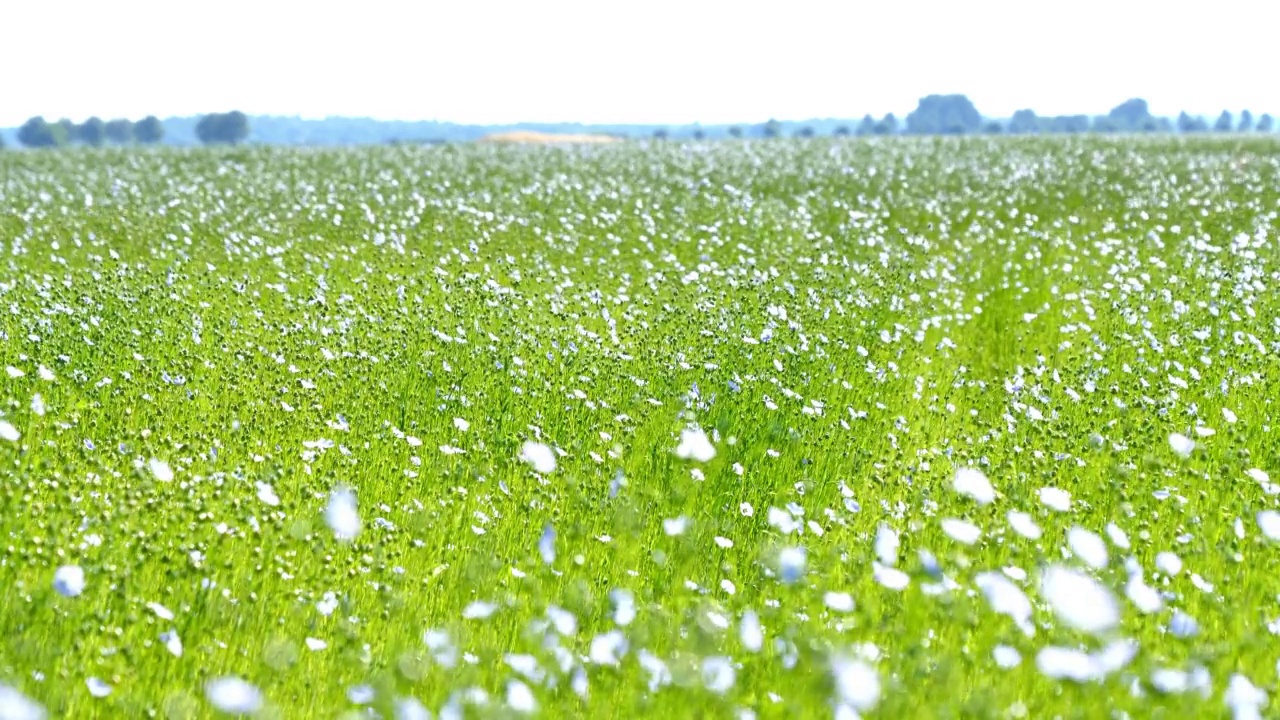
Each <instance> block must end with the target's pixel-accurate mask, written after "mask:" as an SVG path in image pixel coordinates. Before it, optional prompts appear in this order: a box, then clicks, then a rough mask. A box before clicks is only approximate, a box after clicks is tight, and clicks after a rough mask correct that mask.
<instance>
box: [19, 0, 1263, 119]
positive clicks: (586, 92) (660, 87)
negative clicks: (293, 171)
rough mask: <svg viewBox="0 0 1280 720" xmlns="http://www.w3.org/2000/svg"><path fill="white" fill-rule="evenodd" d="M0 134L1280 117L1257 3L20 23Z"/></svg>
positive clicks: (685, 3)
mask: <svg viewBox="0 0 1280 720" xmlns="http://www.w3.org/2000/svg"><path fill="white" fill-rule="evenodd" d="M2 4H3V5H4V7H3V8H2V9H0V26H3V27H4V31H3V39H2V40H0V126H14V125H17V124H20V123H21V122H22V121H23V120H25V119H26V118H27V117H29V116H31V115H36V114H42V115H44V116H45V117H46V118H48V119H54V118H59V117H69V118H71V119H73V120H76V121H80V120H83V119H84V118H85V117H88V116H89V115H98V116H100V117H103V118H104V119H109V118H112V117H130V118H135V119H136V118H139V117H142V116H144V115H147V114H156V115H159V116H161V117H165V116H169V115H193V114H200V113H204V112H209V111H221V110H230V109H239V110H243V111H244V112H247V113H250V114H273V115H302V116H305V117H322V116H325V115H353V116H354V115H359V116H371V117H377V118H386V119H403V120H430V119H436V120H448V121H455V122H464V123H502V122H514V121H579V122H587V123H596V122H600V123H607V122H620V123H621V122H626V123H671V124H675V123H685V122H702V123H708V124H711V123H728V122H743V123H746V122H757V121H763V120H765V119H767V118H769V117H777V118H779V119H808V118H820V117H848V118H853V117H861V116H862V115H864V114H866V113H873V114H876V115H880V114H883V113H885V112H895V113H898V114H899V116H900V117H901V116H902V115H904V114H905V113H907V112H908V111H910V110H911V109H912V108H913V107H915V104H916V100H917V99H918V98H919V97H920V96H922V95H926V94H929V93H933V92H939V93H947V92H962V93H966V94H968V95H969V97H970V98H972V99H973V101H974V103H975V104H976V105H977V106H978V109H979V111H981V112H982V113H983V114H984V115H988V116H993V117H998V116H1008V115H1009V114H1011V113H1012V112H1013V111H1014V110H1016V109H1018V108H1021V107H1030V108H1032V109H1034V110H1036V111H1037V112H1039V113H1040V114H1042V115H1046V114H1059V113H1088V114H1098V113H1103V112H1106V111H1107V110H1108V109H1109V108H1111V107H1112V106H1114V105H1116V104H1118V103H1119V102H1120V101H1122V100H1124V99H1126V98H1129V97H1133V96H1139V97H1145V98H1146V99H1147V100H1148V101H1150V103H1151V108H1152V111H1153V112H1155V113H1156V114H1162V115H1175V114H1177V112H1178V111H1180V110H1183V109H1186V110H1190V111H1192V112H1196V113H1202V114H1215V115H1216V114H1217V113H1218V112H1220V111H1221V110H1223V109H1230V110H1231V111H1232V112H1233V113H1238V112H1239V111H1240V110H1241V109H1243V108H1249V109H1251V110H1253V111H1254V114H1255V115H1257V114H1260V113H1261V112H1266V111H1270V112H1272V113H1280V79H1278V77H1280V72H1277V71H1278V70H1280V53H1277V52H1276V51H1272V50H1269V49H1268V48H1271V47H1276V45H1275V43H1274V40H1273V38H1274V33H1275V27H1277V26H1280V23H1278V22H1277V21H1278V20H1280V4H1277V3H1276V2H1275V0H1212V1H1210V0H1199V1H1197V2H1194V3H1192V2H1186V1H1185V0H1160V1H1156V0H1071V1H1070V2H1063V1H1062V0H1056V1H1052V2H1050V1H1048V0H969V1H965V0H875V1H874V2H866V1H865V0H850V1H846V2H839V1H838V0H775V1H774V2H769V3H757V2H752V1H750V0H746V1H738V2H730V1H722V0H644V1H637V0H544V1H542V2H537V1H525V2H518V1H506V2H503V1H499V0H443V1H440V0H430V1H427V0H416V1H415V0H359V1H358V2H346V3H342V2H332V1H326V0H313V1H311V2H303V1H302V0H112V1H111V2H103V1H101V0H25V1H15V2H4V3H2Z"/></svg>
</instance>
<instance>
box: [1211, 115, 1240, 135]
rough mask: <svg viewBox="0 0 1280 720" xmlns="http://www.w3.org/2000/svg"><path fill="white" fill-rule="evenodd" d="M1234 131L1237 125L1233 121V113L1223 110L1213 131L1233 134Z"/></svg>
mask: <svg viewBox="0 0 1280 720" xmlns="http://www.w3.org/2000/svg"><path fill="white" fill-rule="evenodd" d="M1233 129H1235V123H1234V122H1233V121H1232V119H1231V113H1230V112H1229V111H1227V110H1223V111H1222V114H1221V115H1219V116H1218V119H1217V120H1215V121H1214V123H1213V131H1214V132H1231V131H1232V130H1233Z"/></svg>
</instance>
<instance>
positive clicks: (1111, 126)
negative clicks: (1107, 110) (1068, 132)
mask: <svg viewBox="0 0 1280 720" xmlns="http://www.w3.org/2000/svg"><path fill="white" fill-rule="evenodd" d="M1121 129H1122V128H1121V127H1120V124H1119V123H1117V122H1116V121H1115V120H1114V119H1112V117H1111V116H1110V115H1099V116H1098V117H1096V118H1094V119H1093V124H1092V125H1091V126H1090V127H1089V131H1090V132H1096V133H1113V132H1119V131H1120V130H1121Z"/></svg>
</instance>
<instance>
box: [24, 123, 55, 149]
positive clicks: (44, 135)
mask: <svg viewBox="0 0 1280 720" xmlns="http://www.w3.org/2000/svg"><path fill="white" fill-rule="evenodd" d="M58 140H59V133H58V132H57V130H56V128H55V126H54V125H50V124H49V123H48V122H46V121H45V119H44V118H42V117H38V116H37V117H33V118H31V119H30V120H27V121H26V122H25V123H23V124H22V127H20V128H18V142H20V143H22V144H23V145H26V146H27V147H29V148H43V147H57V146H58V145H61V144H62V143H60V142H58Z"/></svg>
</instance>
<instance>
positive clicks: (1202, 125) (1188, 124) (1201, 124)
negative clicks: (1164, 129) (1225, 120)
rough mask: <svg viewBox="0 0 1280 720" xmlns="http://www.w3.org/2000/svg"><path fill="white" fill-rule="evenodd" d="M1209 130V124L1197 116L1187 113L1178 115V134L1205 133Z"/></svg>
mask: <svg viewBox="0 0 1280 720" xmlns="http://www.w3.org/2000/svg"><path fill="white" fill-rule="evenodd" d="M1208 129H1209V124H1208V123H1206V122H1205V120H1204V118H1202V117H1199V116H1196V115H1188V114H1187V113H1186V112H1181V113H1179V114H1178V132H1183V133H1197V132H1205V131H1206V130H1208Z"/></svg>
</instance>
